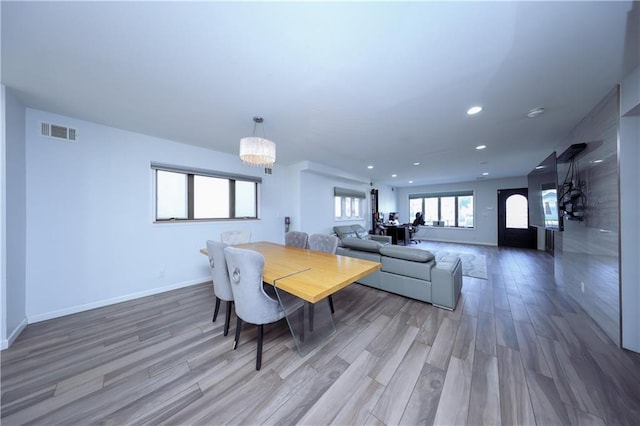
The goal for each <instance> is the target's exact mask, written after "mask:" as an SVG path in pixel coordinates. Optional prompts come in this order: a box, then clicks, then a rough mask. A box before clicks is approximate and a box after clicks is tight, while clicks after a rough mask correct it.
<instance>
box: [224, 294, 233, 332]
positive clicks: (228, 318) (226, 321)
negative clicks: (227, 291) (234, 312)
mask: <svg viewBox="0 0 640 426" xmlns="http://www.w3.org/2000/svg"><path fill="white" fill-rule="evenodd" d="M232 304H233V302H232V301H230V300H228V301H227V312H226V316H225V317H224V335H225V336H226V335H227V334H229V321H231V305H232Z"/></svg>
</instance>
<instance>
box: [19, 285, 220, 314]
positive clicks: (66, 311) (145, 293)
mask: <svg viewBox="0 0 640 426" xmlns="http://www.w3.org/2000/svg"><path fill="white" fill-rule="evenodd" d="M207 281H211V277H203V278H198V279H195V280H189V281H183V282H180V283H176V284H172V285H168V286H165V287H158V288H153V289H150V290H145V291H140V292H137V293H131V294H127V295H124V296H118V297H113V298H111V299H105V300H99V301H97V302H92V303H87V304H84V305H77V306H72V307H69V308H65V309H60V310H57V311H51V312H45V313H43V314H38V315H30V316H27V322H28V324H33V323H36V322H40V321H46V320H50V319H53V318H59V317H63V316H65V315H71V314H77V313H78V312H84V311H88V310H91V309H96V308H102V307H104V306H109V305H114V304H116V303H121V302H127V301H129V300H134V299H139V298H141V297H146V296H152V295H154V294H159V293H164V292H166V291H171V290H176V289H179V288H183V287H189V286H192V285H196V284H202V283H204V282H207Z"/></svg>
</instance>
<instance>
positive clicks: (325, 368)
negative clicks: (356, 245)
mask: <svg viewBox="0 0 640 426" xmlns="http://www.w3.org/2000/svg"><path fill="white" fill-rule="evenodd" d="M420 247H422V248H426V249H428V250H429V249H431V250H448V251H452V252H468V253H476V254H483V255H485V256H486V258H487V269H488V271H489V278H488V279H486V280H483V279H478V278H470V277H464V278H463V289H462V295H461V297H460V300H459V304H458V306H457V308H456V309H455V310H454V311H453V312H450V311H447V310H443V309H439V308H435V307H434V306H432V305H430V304H427V303H423V302H419V301H416V300H410V299H407V298H405V297H402V296H398V295H394V294H390V293H386V292H383V291H379V290H376V289H373V288H369V287H365V286H362V285H358V284H355V285H352V286H348V287H346V288H345V289H343V290H341V291H340V292H338V293H337V294H336V295H335V296H334V304H335V308H336V311H335V314H334V315H333V318H334V321H335V323H336V333H335V334H334V335H332V336H331V337H330V338H329V339H327V340H326V341H325V342H323V343H322V344H320V345H319V346H318V347H317V348H315V349H314V350H312V351H311V352H310V353H309V354H307V355H306V356H305V357H300V356H299V355H298V353H297V351H296V348H295V345H294V343H293V340H292V338H291V335H290V333H289V330H288V327H287V324H286V322H285V321H279V322H277V323H274V324H270V325H267V326H266V327H265V335H264V348H263V363H262V369H261V370H260V371H256V370H255V360H256V336H257V335H256V329H255V327H253V326H250V325H247V326H246V327H244V328H243V330H242V335H241V341H240V344H239V346H238V348H237V349H236V350H233V349H232V342H233V332H234V331H235V315H232V318H231V320H232V325H231V330H230V336H227V337H225V336H223V333H222V329H223V325H224V320H220V319H218V321H216V322H215V323H213V322H211V315H212V313H213V306H214V303H215V298H214V296H213V292H212V286H211V283H210V282H209V283H202V284H200V285H195V286H191V287H185V288H181V289H177V290H173V291H170V292H166V293H161V294H156V295H153V296H148V297H144V298H140V299H136V300H131V301H127V302H123V303H119V304H116V305H111V306H106V307H103V308H99V309H93V310H91V311H87V312H80V313H77V314H73V315H68V316H65V317H61V318H56V319H52V320H49V321H43V322H40V323H35V324H30V325H28V326H27V327H26V329H25V330H24V331H23V332H22V334H21V335H20V336H19V337H18V338H17V339H16V341H15V342H14V343H13V344H12V346H11V348H9V349H7V350H5V351H2V352H1V353H0V380H1V382H0V384H1V392H2V394H1V406H0V421H1V422H2V424H3V425H5V424H6V425H20V424H38V425H40V424H43V425H44V424H46V425H49V424H70V425H85V424H105V425H106V424H118V425H129V424H152V425H156V424H168V425H175V424H267V425H281V424H355V425H361V424H371V425H389V424H393V425H395V424H407V425H415V424H434V423H436V424H465V423H466V424H472V425H475V424H505V425H506V424H509V425H511V424H527V425H535V424H537V425H545V426H546V425H548V424H587V425H603V424H608V425H609V424H611V425H614V424H615V425H635V424H637V419H638V418H640V408H639V407H640V354H635V353H631V352H628V351H624V350H621V349H619V348H618V347H616V346H615V344H614V343H612V342H611V340H610V339H609V338H608V337H607V335H606V333H604V331H602V330H601V329H600V328H599V327H598V326H597V325H596V323H595V322H594V321H593V320H592V319H591V318H590V317H588V316H587V315H586V313H585V312H584V311H582V310H581V308H580V307H579V305H578V304H577V303H575V301H573V300H572V299H570V298H569V297H568V296H567V295H566V294H565V293H564V292H563V291H562V289H561V288H558V287H556V285H555V282H554V278H553V273H550V272H549V271H552V270H553V259H552V258H551V257H550V256H549V255H547V254H545V253H542V252H537V251H530V250H521V249H509V248H497V247H481V246H465V245H457V244H448V243H435V242H423V243H421V244H420ZM223 310H224V309H223ZM219 318H224V312H222V316H220V315H219Z"/></svg>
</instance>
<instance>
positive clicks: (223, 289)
mask: <svg viewBox="0 0 640 426" xmlns="http://www.w3.org/2000/svg"><path fill="white" fill-rule="evenodd" d="M226 246H227V245H226V244H225V243H219V242H217V241H211V240H209V241H207V252H208V253H209V266H210V267H211V278H212V279H213V292H214V293H215V295H216V297H218V299H221V300H224V301H227V302H228V301H230V300H233V293H232V291H231V282H230V281H229V271H228V269H227V260H226V259H225V257H224V248H225V247H226Z"/></svg>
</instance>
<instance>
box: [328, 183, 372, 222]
mask: <svg viewBox="0 0 640 426" xmlns="http://www.w3.org/2000/svg"><path fill="white" fill-rule="evenodd" d="M366 198H367V195H366V193H364V192H360V191H357V190H353V189H346V188H338V187H334V188H333V220H334V221H353V220H362V219H364V210H365V205H364V201H365V200H366ZM338 200H340V216H337V215H336V207H337V201H338ZM347 203H349V206H348V207H349V209H348V210H349V211H350V215H348V216H347V215H345V213H346V211H347ZM356 211H357V212H358V215H354V212H356Z"/></svg>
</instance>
